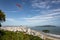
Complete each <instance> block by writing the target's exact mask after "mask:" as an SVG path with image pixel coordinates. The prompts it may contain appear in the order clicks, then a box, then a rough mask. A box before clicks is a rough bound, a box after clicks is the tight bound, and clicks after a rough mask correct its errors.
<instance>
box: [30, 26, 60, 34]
mask: <svg viewBox="0 0 60 40" xmlns="http://www.w3.org/2000/svg"><path fill="white" fill-rule="evenodd" d="M31 29H33V30H36V31H42V30H49V31H50V32H49V33H52V34H57V35H60V27H31Z"/></svg>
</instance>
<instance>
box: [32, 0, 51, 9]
mask: <svg viewBox="0 0 60 40" xmlns="http://www.w3.org/2000/svg"><path fill="white" fill-rule="evenodd" d="M32 7H33V8H46V9H48V8H50V5H49V1H44V2H43V1H39V0H34V1H33V2H32Z"/></svg>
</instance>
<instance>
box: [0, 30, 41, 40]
mask: <svg viewBox="0 0 60 40" xmlns="http://www.w3.org/2000/svg"><path fill="white" fill-rule="evenodd" d="M0 40H42V39H41V38H39V37H37V36H33V35H28V34H25V33H23V32H18V31H16V32H13V31H4V30H0Z"/></svg>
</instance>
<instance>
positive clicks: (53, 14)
mask: <svg viewBox="0 0 60 40" xmlns="http://www.w3.org/2000/svg"><path fill="white" fill-rule="evenodd" d="M56 18H60V9H54V10H49V11H48V13H47V14H45V13H44V14H43V15H38V16H33V17H31V18H22V19H25V20H26V21H27V22H31V23H39V22H45V21H50V20H52V19H56Z"/></svg>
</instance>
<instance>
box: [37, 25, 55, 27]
mask: <svg viewBox="0 0 60 40" xmlns="http://www.w3.org/2000/svg"><path fill="white" fill-rule="evenodd" d="M36 27H56V26H54V25H43V26H36Z"/></svg>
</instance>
